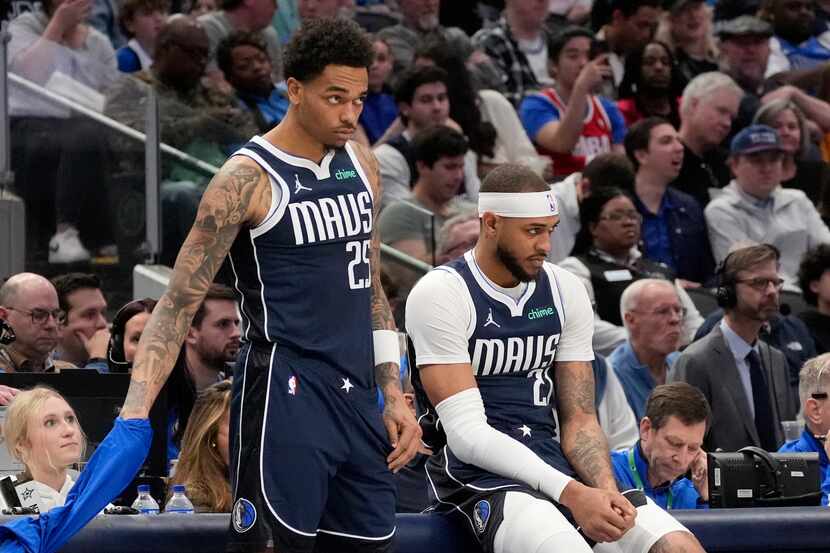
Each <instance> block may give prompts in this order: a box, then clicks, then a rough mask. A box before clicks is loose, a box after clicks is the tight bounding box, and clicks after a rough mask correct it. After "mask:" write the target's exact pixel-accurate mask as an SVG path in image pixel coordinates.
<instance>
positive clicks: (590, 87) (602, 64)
mask: <svg viewBox="0 0 830 553" xmlns="http://www.w3.org/2000/svg"><path fill="white" fill-rule="evenodd" d="M611 77H613V72H612V71H611V65H609V63H608V54H600V55H599V56H597V57H596V58H594V59H593V60H591V61H589V62H588V63H586V64H585V66H584V67H583V68H582V71H580V72H579V76H578V77H577V78H576V83H575V84H574V88H575V89H579V90H581V91H582V92H584V93H588V94H590V93H591V92H593V91H594V90H596V89H597V87H599V85H600V84H601V83H602V80H603V79H609V78H611Z"/></svg>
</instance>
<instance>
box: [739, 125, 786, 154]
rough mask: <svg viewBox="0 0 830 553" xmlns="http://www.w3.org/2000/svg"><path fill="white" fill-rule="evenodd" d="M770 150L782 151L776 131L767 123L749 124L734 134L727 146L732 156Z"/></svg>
mask: <svg viewBox="0 0 830 553" xmlns="http://www.w3.org/2000/svg"><path fill="white" fill-rule="evenodd" d="M770 150H775V151H779V152H780V151H783V150H784V148H783V147H782V146H781V138H779V136H778V131H776V130H775V129H773V128H772V127H768V126H767V125H750V126H748V127H746V128H745V129H743V130H742V131H741V132H739V133H738V134H736V135H735V138H733V139H732V144H731V145H730V147H729V153H730V154H731V155H733V156H737V155H745V154H754V153H756V152H766V151H770Z"/></svg>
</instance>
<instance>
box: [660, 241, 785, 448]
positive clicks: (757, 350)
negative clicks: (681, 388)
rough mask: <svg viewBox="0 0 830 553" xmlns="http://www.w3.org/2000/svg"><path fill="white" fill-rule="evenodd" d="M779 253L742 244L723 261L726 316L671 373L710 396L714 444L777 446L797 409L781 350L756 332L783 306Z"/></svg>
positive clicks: (709, 440) (708, 444) (709, 442)
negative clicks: (779, 304)
mask: <svg viewBox="0 0 830 553" xmlns="http://www.w3.org/2000/svg"><path fill="white" fill-rule="evenodd" d="M778 260H779V253H778V250H777V249H775V248H774V247H772V246H770V245H768V244H762V245H758V246H749V247H745V248H740V249H737V250H735V251H733V252H732V253H731V254H730V255H729V257H728V258H727V259H726V260H724V262H723V269H722V270H721V272H720V275H719V276H720V281H719V286H718V302H719V304H720V305H721V306H722V307H723V309H724V311H725V315H724V317H723V320H721V323H720V325H719V326H718V327H717V328H715V329H713V330H712V332H710V333H709V334H708V335H707V336H706V337H705V338H703V339H702V340H698V341H697V342H694V343H692V344H691V345H689V347H687V348H686V349H685V350H684V351H683V352H682V353H681V354H680V356H679V357H678V358H677V361H676V362H675V364H674V368H673V370H672V371H671V372H670V373H669V380H670V381H682V382H688V383H689V384H692V385H693V386H697V387H698V388H699V389H700V390H701V391H702V392H703V395H705V396H706V399H707V400H708V401H709V405H711V407H712V424H711V428H710V429H709V432H708V434H707V435H706V439H705V440H704V447H705V448H706V449H707V450H709V451H714V450H715V449H717V448H722V449H724V450H725V451H737V450H738V449H740V448H742V447H744V446H748V445H754V446H759V447H762V448H764V449H765V450H767V451H776V450H777V449H778V447H779V446H780V445H781V443H782V442H783V433H782V430H781V421H782V420H791V419H793V418H794V417H795V415H796V412H797V411H798V401H797V398H796V393H795V388H794V387H793V386H792V385H791V383H790V378H789V371H788V369H787V362H786V359H785V358H784V355H783V354H782V353H781V352H780V351H778V350H777V349H775V348H772V347H771V346H769V345H768V344H766V343H764V342H763V341H761V340H759V339H758V336H759V333H760V331H761V328H762V327H763V326H764V324H765V323H766V322H767V321H768V320H770V319H771V318H772V317H773V316H774V315H775V314H776V313H778V303H779V291H780V289H781V285H782V283H783V281H782V280H781V277H780V276H779V274H778V268H779V261H778Z"/></svg>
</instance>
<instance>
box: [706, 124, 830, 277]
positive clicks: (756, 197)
mask: <svg viewBox="0 0 830 553" xmlns="http://www.w3.org/2000/svg"><path fill="white" fill-rule="evenodd" d="M783 156H784V148H783V146H782V143H781V139H780V138H779V136H778V132H777V131H776V130H775V129H773V128H772V127H768V126H766V125H752V126H750V127H747V128H745V129H744V130H742V131H741V132H739V133H738V134H737V135H735V138H734V139H732V145H731V153H730V158H729V167H730V169H731V170H732V174H733V175H734V176H735V178H734V179H733V180H732V182H730V183H729V186H727V187H726V188H725V189H724V190H723V194H722V195H721V196H720V197H718V198H717V199H715V200H713V201H712V202H710V203H709V205H708V206H706V210H705V211H704V213H705V216H706V223H707V226H708V227H709V239H710V241H711V244H712V251H713V253H714V255H715V260H716V261H718V262H720V261H722V260H723V259H725V258H726V255H727V253H728V252H729V249H730V248H731V247H732V246H733V245H734V244H735V243H736V242H741V241H752V242H757V243H768V244H772V245H773V246H775V247H776V248H778V250H779V251H780V252H781V259H780V263H781V277H782V278H783V279H784V286H785V289H787V290H788V291H793V292H800V291H801V290H800V288H799V286H798V266H799V263H801V258H802V257H804V254H805V253H806V252H807V251H808V250H809V249H811V248H814V247H816V246H818V245H819V244H823V243H830V229H828V228H827V226H826V225H825V224H824V222H823V221H822V220H821V216H820V215H819V213H818V211H817V210H816V208H815V206H814V205H813V203H812V202H811V201H810V199H809V198H808V197H807V196H806V194H804V192H802V191H801V190H796V189H792V188H782V187H781V175H782V159H783Z"/></svg>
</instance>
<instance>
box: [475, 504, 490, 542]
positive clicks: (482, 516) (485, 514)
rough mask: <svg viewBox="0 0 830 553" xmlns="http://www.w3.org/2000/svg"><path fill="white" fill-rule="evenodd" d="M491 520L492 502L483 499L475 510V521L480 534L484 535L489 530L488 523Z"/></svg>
mask: <svg viewBox="0 0 830 553" xmlns="http://www.w3.org/2000/svg"><path fill="white" fill-rule="evenodd" d="M489 519H490V502H489V501H486V500H484V499H482V500H481V501H479V502H478V503H476V506H475V507H474V508H473V521H474V522H475V524H476V530H477V531H478V533H479V534H483V533H484V529H485V528H487V521H488V520H489Z"/></svg>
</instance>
